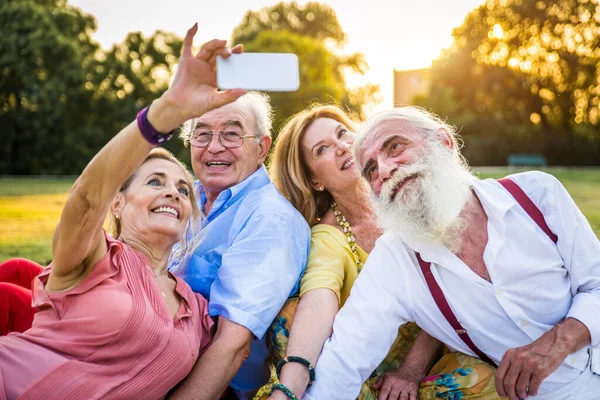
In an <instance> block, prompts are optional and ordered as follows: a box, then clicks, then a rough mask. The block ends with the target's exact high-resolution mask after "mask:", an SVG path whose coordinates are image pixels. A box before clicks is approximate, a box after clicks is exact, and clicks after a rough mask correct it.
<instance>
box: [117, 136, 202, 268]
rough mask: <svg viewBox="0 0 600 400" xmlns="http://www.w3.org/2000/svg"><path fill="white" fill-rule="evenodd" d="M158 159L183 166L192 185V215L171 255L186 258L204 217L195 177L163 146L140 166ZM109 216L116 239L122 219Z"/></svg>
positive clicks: (124, 186) (126, 186) (122, 189)
mask: <svg viewBox="0 0 600 400" xmlns="http://www.w3.org/2000/svg"><path fill="white" fill-rule="evenodd" d="M156 159H159V160H167V161H170V162H172V163H174V164H176V165H178V166H179V167H181V169H182V170H183V172H184V174H185V180H186V181H187V184H188V185H189V186H190V193H189V196H188V197H189V199H190V202H191V203H192V215H191V217H190V220H189V222H188V226H187V229H186V232H185V234H184V235H183V238H182V239H181V243H180V246H179V247H177V248H174V249H173V250H174V251H173V254H172V256H171V258H181V257H183V258H185V257H187V256H188V255H189V254H191V252H193V250H194V248H195V247H196V246H195V244H196V238H197V237H198V231H199V229H200V224H201V219H202V217H203V215H202V212H201V211H200V208H199V207H198V202H197V200H196V191H195V190H194V177H193V176H192V174H191V173H190V172H189V170H188V169H187V167H186V166H185V164H184V163H182V162H181V161H179V160H178V159H177V158H176V157H175V156H174V155H173V154H172V153H171V152H170V151H168V150H166V149H163V148H162V147H156V148H154V149H152V150H151V151H150V153H149V154H148V156H147V157H146V158H145V159H144V161H143V162H142V164H141V165H140V167H141V166H142V165H144V164H145V163H147V162H148V161H150V160H156ZM138 170H139V167H138V169H136V170H135V172H134V173H133V174H131V176H129V178H127V180H125V182H123V184H122V185H121V187H120V188H119V192H120V193H122V194H125V192H126V191H127V189H129V186H130V185H131V182H133V180H134V179H135V178H136V176H137V172H138ZM109 218H110V226H111V228H112V229H111V231H112V235H113V237H114V238H115V239H117V238H118V237H119V236H120V235H121V220H120V219H117V218H116V217H115V215H113V213H109Z"/></svg>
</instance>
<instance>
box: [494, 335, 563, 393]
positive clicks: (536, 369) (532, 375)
mask: <svg viewBox="0 0 600 400" xmlns="http://www.w3.org/2000/svg"><path fill="white" fill-rule="evenodd" d="M566 347H567V346H565V344H564V342H562V341H561V340H558V335H557V331H556V330H554V329H551V330H550V331H548V332H546V333H545V334H544V335H543V336H541V337H540V338H539V339H537V340H536V341H534V342H532V343H531V344H528V345H527V346H523V347H518V348H516V349H510V350H508V351H507V352H506V353H504V356H503V357H502V361H501V362H500V365H499V366H498V369H497V370H496V391H497V392H498V394H499V395H500V396H502V397H509V398H510V399H511V400H519V399H524V398H527V397H528V396H535V395H537V392H538V389H539V387H540V384H541V383H542V381H543V380H544V379H545V378H546V377H548V375H550V374H551V373H552V372H554V371H555V370H556V369H557V368H558V367H559V366H560V364H561V363H562V362H563V361H564V360H565V358H566V357H567V356H568V355H569V354H570V351H569V350H568V349H567V348H566Z"/></svg>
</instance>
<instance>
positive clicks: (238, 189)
mask: <svg viewBox="0 0 600 400" xmlns="http://www.w3.org/2000/svg"><path fill="white" fill-rule="evenodd" d="M270 182H271V179H270V178H269V174H268V173H267V169H266V168H265V166H264V165H261V166H260V167H259V168H258V169H257V170H256V171H255V172H254V173H253V174H252V175H250V176H249V177H247V178H246V179H244V180H243V181H241V182H240V183H238V184H236V185H234V186H232V187H230V188H228V189H225V190H223V191H222V192H221V193H219V195H218V196H217V199H216V200H215V203H214V204H213V207H212V209H211V212H210V213H209V215H210V214H213V212H214V211H217V210H219V209H220V208H221V207H222V206H224V205H225V204H228V203H230V202H232V200H233V201H235V200H237V198H238V197H239V196H243V195H244V194H246V193H247V192H249V191H251V190H255V189H259V188H261V187H263V186H265V185H267V184H269V183H270ZM194 185H195V186H196V192H197V193H198V202H199V204H200V209H202V208H204V204H206V191H205V190H204V186H202V184H201V183H200V181H196V182H194Z"/></svg>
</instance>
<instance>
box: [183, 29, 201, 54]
mask: <svg viewBox="0 0 600 400" xmlns="http://www.w3.org/2000/svg"><path fill="white" fill-rule="evenodd" d="M196 32H198V23H197V22H196V23H195V24H194V25H193V26H192V27H191V28H190V29H188V31H187V32H186V34H185V38H183V47H182V48H181V55H182V56H191V55H192V44H193V43H194V35H195V34H196Z"/></svg>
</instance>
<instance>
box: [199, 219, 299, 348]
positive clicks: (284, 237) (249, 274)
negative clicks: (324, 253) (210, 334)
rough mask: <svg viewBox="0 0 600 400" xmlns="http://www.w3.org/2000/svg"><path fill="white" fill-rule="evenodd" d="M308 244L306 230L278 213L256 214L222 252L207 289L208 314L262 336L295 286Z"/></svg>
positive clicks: (259, 336) (258, 336)
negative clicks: (215, 272)
mask: <svg viewBox="0 0 600 400" xmlns="http://www.w3.org/2000/svg"><path fill="white" fill-rule="evenodd" d="M295 225H297V226H295ZM309 240H310V231H309V229H308V226H301V225H300V224H297V223H295V222H293V221H289V220H287V219H285V218H283V217H281V216H279V215H277V214H261V215H255V216H254V217H253V218H251V220H249V222H248V223H247V224H246V226H245V227H244V228H243V229H242V230H241V232H240V233H239V234H238V235H237V237H235V238H234V240H233V242H232V243H231V245H230V246H229V248H228V249H227V251H226V252H225V253H224V254H223V258H222V264H221V267H220V268H219V271H218V275H217V279H215V281H214V282H213V284H212V286H211V289H210V304H209V312H210V314H211V315H220V316H223V317H225V318H227V319H228V320H230V321H232V322H235V323H237V324H240V325H242V326H244V327H246V328H247V329H248V330H250V331H251V332H252V333H253V334H254V336H256V337H257V338H259V339H260V338H262V336H263V335H264V334H265V332H266V330H267V328H268V327H269V325H270V324H271V322H272V321H273V319H274V318H275V316H276V315H277V313H278V312H279V310H280V309H281V307H282V306H283V304H284V303H285V301H286V299H287V298H288V297H289V296H290V295H291V294H293V293H294V292H295V291H296V290H297V288H298V284H299V280H300V277H301V275H302V272H303V270H304V266H305V264H306V258H307V253H308V246H309Z"/></svg>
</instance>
